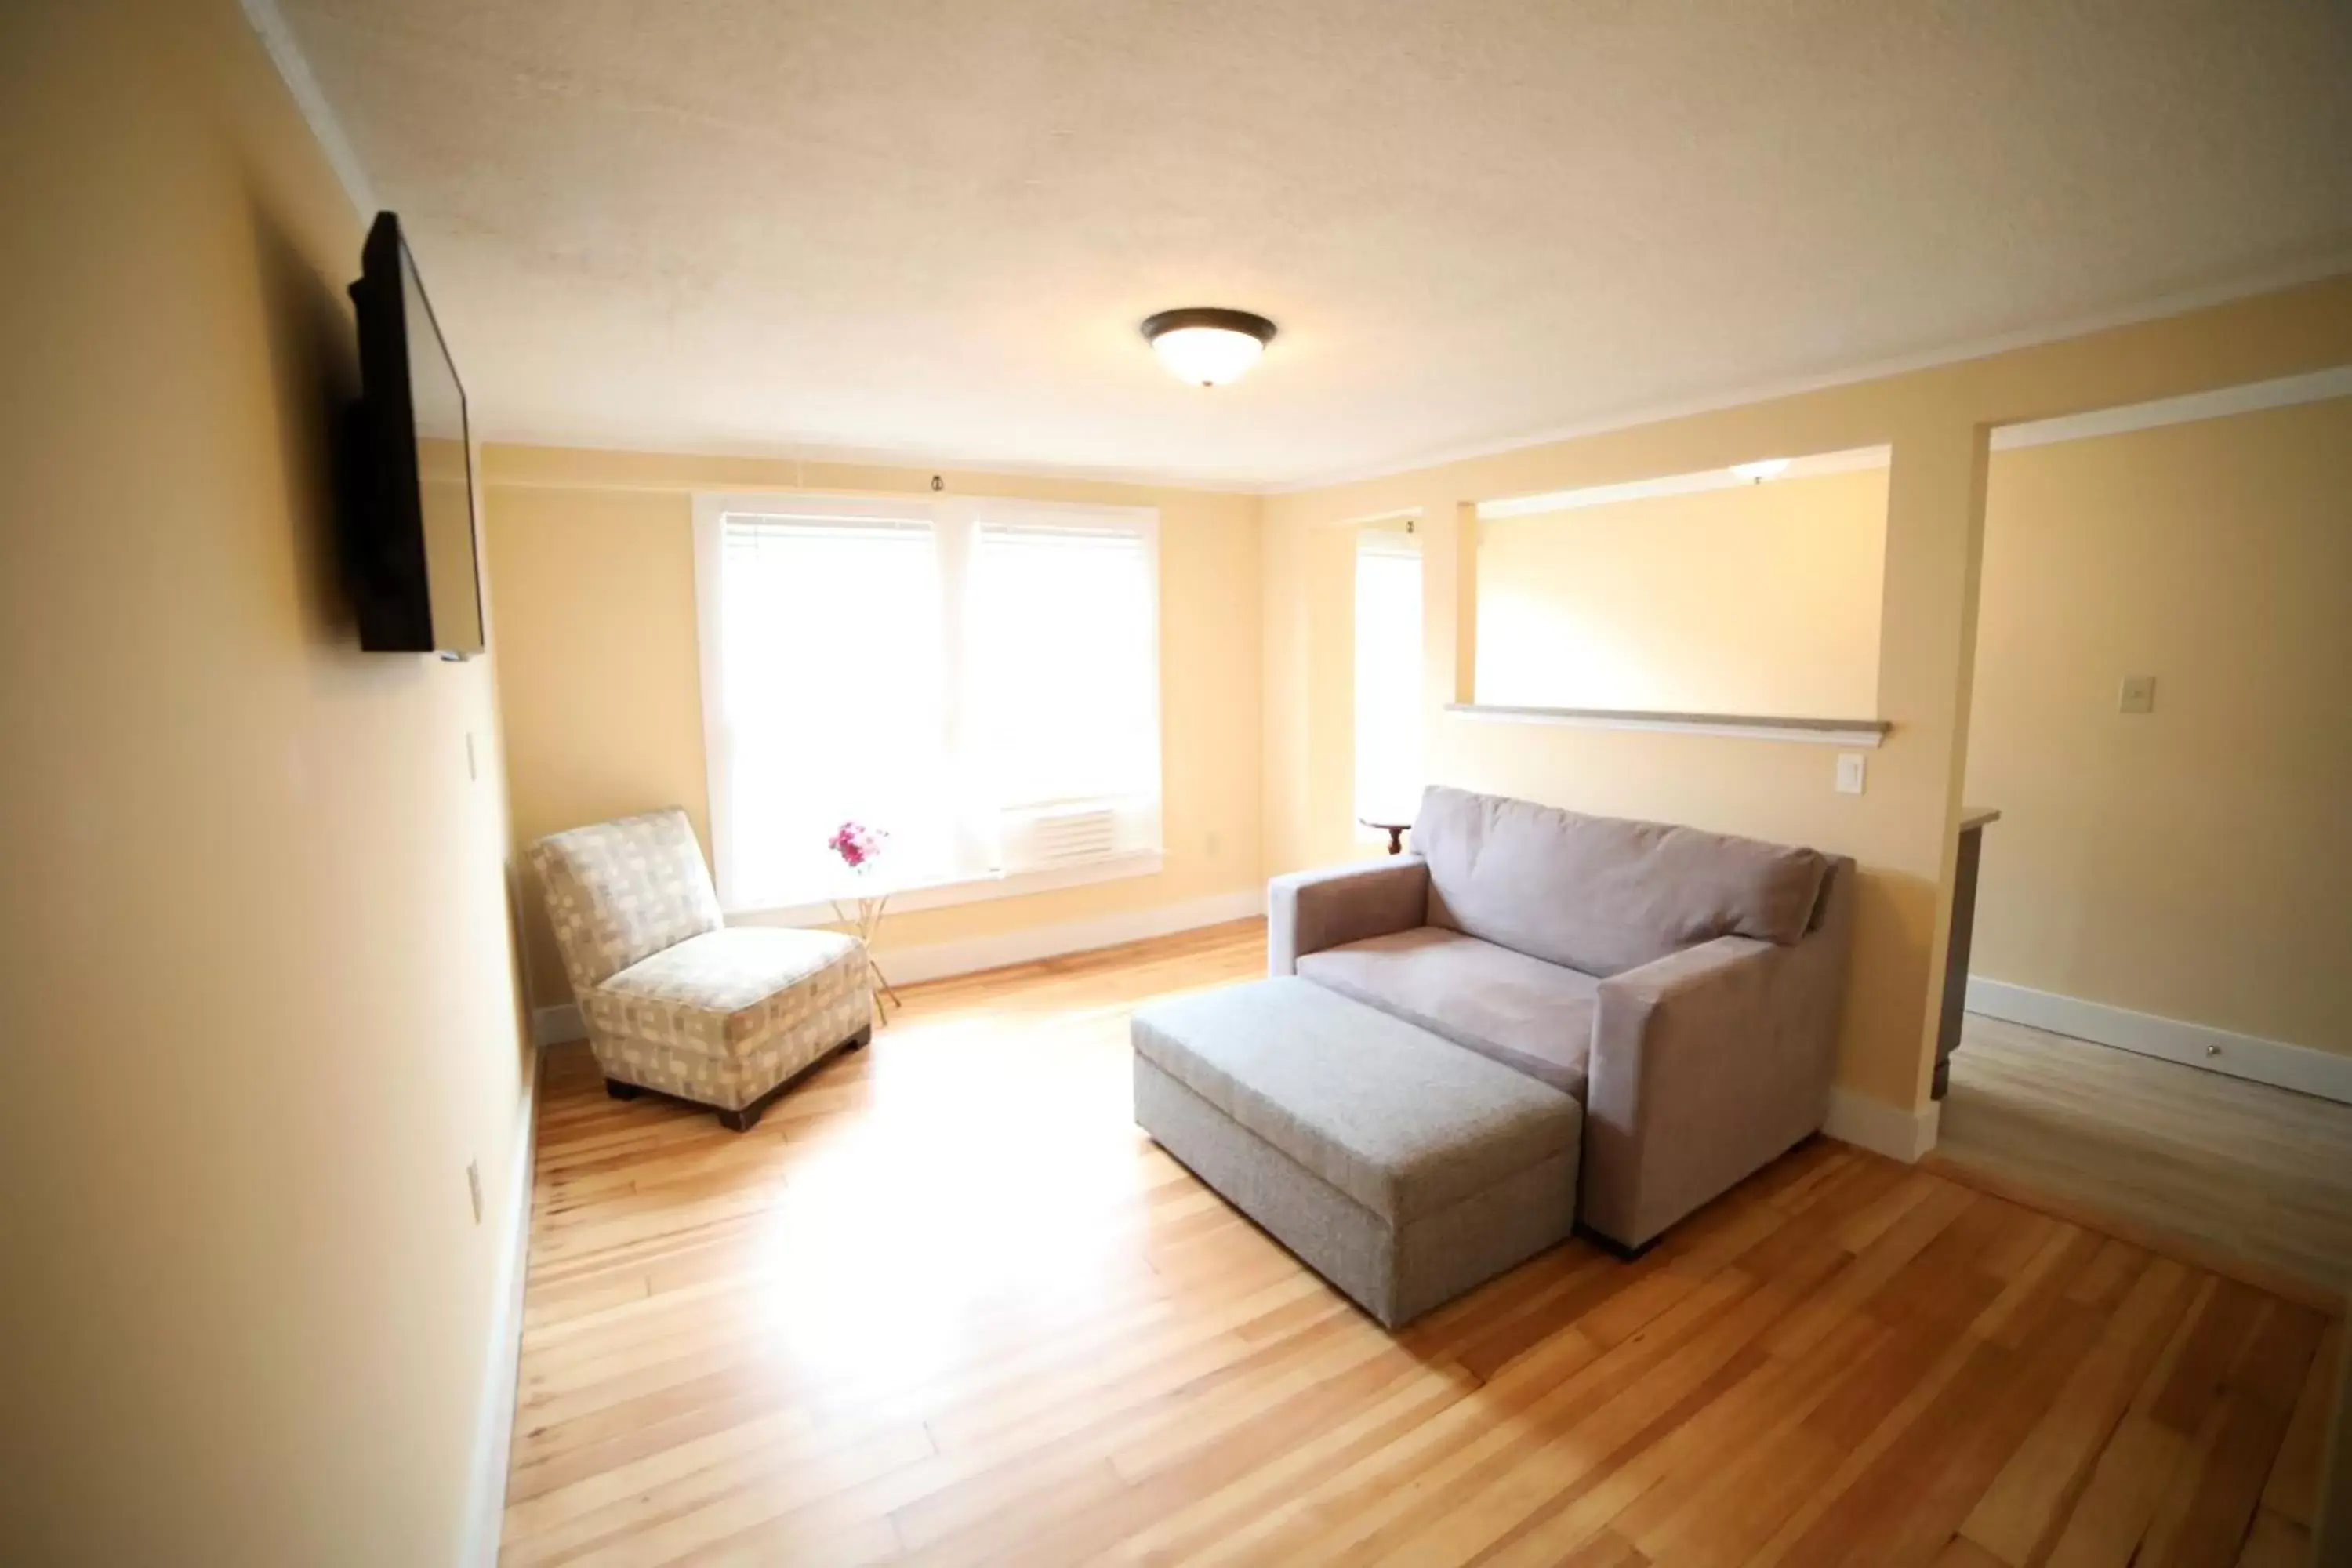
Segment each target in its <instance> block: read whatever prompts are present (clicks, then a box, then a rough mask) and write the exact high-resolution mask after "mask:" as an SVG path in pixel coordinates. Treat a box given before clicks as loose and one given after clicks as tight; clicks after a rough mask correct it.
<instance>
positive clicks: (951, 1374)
mask: <svg viewBox="0 0 2352 1568" xmlns="http://www.w3.org/2000/svg"><path fill="white" fill-rule="evenodd" d="M1262 943H1263V931H1262V928H1260V927H1259V926H1258V925H1257V924H1256V923H1255V922H1247V923H1244V924H1242V925H1238V926H1233V927H1225V928H1219V929H1218V930H1216V931H1209V932H1199V933H1191V934H1188V935H1186V936H1182V937H1178V938H1172V939H1169V940H1166V941H1162V942H1151V943H1148V944H1142V945H1140V946H1138V947H1135V948H1130V949H1127V950H1123V951H1120V952H1114V953H1110V954H1105V955H1090V956H1088V957H1087V958H1084V959H1077V960H1068V961H1062V962H1057V963H1045V964H1038V965H1033V966H1029V967H1026V968H1024V969H1020V970H1014V971H1007V972H1003V973H999V974H995V975H990V976H983V977H974V978H971V979H968V980H960V981H950V982H945V983H941V984H937V985H932V986H926V987H922V988H919V989H910V990H909V991H908V1005H907V1008H906V1010H905V1012H904V1013H903V1014H900V1015H897V1016H894V1018H893V1021H892V1024H891V1026H890V1027H889V1028H888V1029H887V1030H886V1031H883V1032H882V1033H880V1034H878V1035H877V1037H876V1039H875V1042H874V1044H873V1046H872V1047H871V1048H870V1049H869V1050H867V1051H866V1052H862V1053H859V1054H857V1055H855V1056H851V1057H848V1058H842V1059H840V1060H837V1061H835V1063H833V1064H832V1065H830V1066H828V1067H827V1068H824V1070H823V1071H822V1072H821V1073H819V1074H818V1075H817V1076H816V1077H814V1079H812V1080H811V1081H810V1082H809V1083H808V1084H807V1085H806V1086H805V1087H804V1088H803V1089H797V1090H795V1091H794V1092H793V1093H792V1094H790V1095H788V1096H786V1097H785V1098H784V1099H783V1100H782V1101H781V1102H779V1103H778V1104H777V1105H776V1106H775V1107H774V1108H773V1109H772V1110H770V1112H769V1113H768V1117H767V1120H766V1121H763V1122H762V1123H761V1125H760V1126H759V1128H758V1129H757V1130H755V1131H752V1132H751V1133H749V1134H745V1135H741V1136H738V1135H735V1134H730V1133H728V1132H725V1131H721V1130H720V1129H719V1127H718V1126H717V1125H716V1124H715V1123H714V1122H713V1121H712V1120H711V1119H710V1118H709V1116H708V1115H698V1114H694V1113H692V1112H690V1111H688V1110H684V1109H682V1108H679V1107H676V1106H671V1105H666V1104H663V1103H660V1102H657V1101H655V1100H650V1099H644V1100H636V1101H635V1102H631V1103H620V1102H616V1101H612V1100H606V1099H605V1098H604V1094H603V1093H602V1091H601V1089H600V1088H599V1084H598V1079H596V1076H595V1074H594V1070H593V1064H592V1063H591V1062H590V1061H589V1059H588V1057H587V1055H586V1052H585V1050H584V1049H582V1048H577V1047H572V1048H566V1049H564V1050H562V1051H561V1052H559V1053H557V1054H556V1055H555V1056H553V1057H552V1058H551V1061H550V1064H549V1068H548V1079H547V1084H546V1089H545V1092H544V1094H543V1096H542V1100H541V1107H542V1109H541V1131H540V1153H539V1168H538V1186H537V1192H536V1195H535V1205H536V1206H535V1212H534V1216H533V1232H532V1252H531V1272H530V1282H529V1295H528V1308H527V1323H526V1331H525V1337H524V1344H523V1357H522V1400H521V1405H520V1411H519V1413H518V1419H517V1428H516V1438H515V1451H514V1468H513V1474H512V1480H511V1489H510V1491H509V1499H508V1509H507V1517H506V1538H505V1549H504V1553H503V1560H504V1561H505V1562H506V1563H512V1564H518V1565H520V1564H533V1563H568V1562H594V1563H674V1562H675V1563H862V1562H879V1561H886V1560H887V1561H900V1560H904V1561H909V1562H916V1563H977V1562H989V1561H1001V1562H1006V1563H1067V1562H1081V1561H1107V1562H1188V1563H1189V1562H1201V1563H1210V1562H1215V1563H1281V1564H1291V1563H1322V1562H1346V1563H1400V1564H1438V1563H1470V1562H1478V1563H1497V1564H1522V1563H1526V1564H1554V1563H1573V1564H1579V1565H1582V1568H1604V1565H1608V1568H1629V1565H1640V1564H1646V1563H1678V1564H1679V1563H1699V1564H1712V1563H1784V1564H1790V1565H1792V1568H1831V1565H1834V1564H1841V1563H1848V1564H1869V1565H1872V1568H1892V1565H1896V1564H1903V1563H1926V1564H1935V1565H1937V1568H1970V1565H1984V1564H2010V1565H2011V1568H2026V1565H2032V1564H2042V1563H2048V1564H2053V1565H2055V1568H2087V1565H2095V1564H2110V1565H2115V1568H2121V1565H2123V1564H2125V1563H2132V1564H2134V1565H2135V1568H2158V1565H2159V1564H2183V1563H2215V1564H2231V1563H2244V1564H2267V1563H2294V1562H2300V1561H2302V1560H2303V1555H2304V1554H2305V1551H2306V1544H2305V1543H2306V1541H2307V1532H2308V1531H2309V1529H2310V1526H2311V1523H2312V1520H2313V1509H2314V1506H2315V1499H2314V1492H2315V1488H2316V1485H2317V1482H2316V1477H2317V1473H2318V1468H2319V1447H2320V1441H2321V1436H2320V1435H2321V1433H2322V1431H2323V1429H2324V1426H2325V1424H2326V1409H2325V1408H2324V1403H2323V1402H2324V1399H2325V1397H2326V1391H2329V1390H2332V1388H2333V1386H2334V1384H2333V1374H2332V1373H2331V1371H2330V1366H2331V1365H2332V1359H2331V1358H2333V1357H2334V1356H2336V1355H2337V1354H2339V1353H2341V1328H2340V1324H2338V1323H2336V1322H2335V1321H2330V1320H2329V1319H2327V1318H2326V1317H2325V1316H2323V1315H2322V1314H2320V1313H2317V1312H2314V1311H2312V1310H2307V1309H2305V1308H2304V1307H2301V1306H2298V1305H2295V1304H2294V1303H2291V1302H2287V1301H2284V1300H2278V1299H2275V1298H2273V1297H2270V1296H2267V1295H2265V1294H2263V1292H2261V1291H2259V1290H2256V1289H2251V1288H2249V1287H2247V1286H2245V1285H2243V1284H2241V1283H2238V1282H2236V1281H2233V1280H2228V1279H2217V1278H2215V1277H2213V1276H2211V1275H2209V1274H2206V1273H2203V1272H2201V1271H2200V1270H2198V1269H2196V1268H2189V1267H2187V1266H2185V1265H2183V1264H2181V1263H2179V1262H2176V1261H2173V1260H2171V1259H2169V1258H2161V1257H2157V1256H2152V1255H2151V1254H2149V1253H2148V1252H2147V1251H2144V1250H2142V1249H2141V1248H2139V1247H2135V1246H2132V1245H2130V1244H2128V1243H2126V1242H2123V1241H2119V1240H2116V1239H2113V1238H2111V1237H2105V1236H2103V1235H2101V1234H2099V1233H2098V1232H2096V1231H2094V1230H2088V1229H2084V1228H2082V1227H2079V1226H2074V1225H2070V1224H2067V1223H2064V1222H2063V1221H2061V1220H2057V1219H2053V1218H2050V1217H2048V1216H2045V1215H2041V1214H2038V1213H2035V1212H2033V1211H2032V1210H2030V1209H2026V1208H2022V1207H2019V1206H2016V1205H2011V1204H2009V1203H2005V1202H2002V1201H2000V1200H1999V1199H1997V1198H1994V1197H1990V1196H1987V1195H1985V1194H1980V1193H1978V1192H1975V1191H1972V1190H1970V1189H1969V1188H1968V1187H1965V1186H1962V1185H1959V1184H1956V1183H1953V1182H1951V1181H1949V1180H1947V1179H1945V1178H1942V1177H1939V1176H1937V1175H1935V1174H1933V1173H1927V1172H1922V1171H1916V1170H1910V1169H1906V1168H1904V1167H1902V1166H1899V1165H1896V1164H1894V1163H1890V1162H1888V1161H1885V1160H1882V1159H1879V1158H1877V1157H1876V1156H1874V1155H1870V1154H1866V1153H1864V1152H1860V1151H1857V1150H1853V1149H1850V1148H1847V1147H1844V1146H1843V1145H1840V1144H1836V1143H1831V1142H1816V1143H1812V1144H1809V1145H1807V1146H1805V1147H1803V1148H1801V1149H1800V1150H1798V1151H1797V1152H1794V1153H1792V1154H1791V1155H1790V1156H1789V1157H1788V1158H1786V1159H1784V1160H1782V1161H1781V1162H1780V1163H1779V1164H1777V1165H1775V1166H1774V1167H1772V1168H1771V1169H1770V1170H1769V1171H1767V1172H1766V1173H1763V1174H1761V1175H1760V1176H1759V1177H1758V1178H1756V1179H1755V1180H1753V1181H1751V1182H1749V1183H1748V1184H1746V1185H1745V1186H1744V1187H1742V1188H1741V1189H1740V1190H1738V1192H1736V1193H1734V1194H1729V1195H1728V1196H1727V1197H1726V1198H1725V1199H1723V1200H1722V1201H1720V1202H1718V1203H1717V1204H1715V1205H1712V1206H1711V1207H1709V1208H1708V1209H1707V1210H1706V1211H1704V1212H1703V1213H1702V1214H1701V1215H1697V1216H1695V1217H1694V1218H1693V1219H1692V1220H1690V1221H1687V1222H1685V1224H1684V1225H1682V1226H1678V1227H1677V1228H1676V1229H1675V1231H1674V1232H1672V1233H1671V1234H1670V1236H1669V1237H1668V1238H1667V1239H1666V1240H1665V1241H1664V1243H1663V1244H1662V1245H1660V1246H1659V1247H1657V1248H1656V1249H1655V1250H1654V1251H1653V1252H1651V1253H1650V1254H1648V1255H1647V1256H1646V1257H1644V1258H1642V1259H1640V1260H1639V1261H1637V1262H1634V1263H1630V1264H1628V1263H1622V1262H1620V1261H1617V1260H1615V1259H1613V1258H1609V1257H1606V1256H1604V1255H1602V1254H1601V1253H1599V1252H1597V1251H1594V1250H1592V1249H1590V1248H1588V1247H1585V1246H1583V1245H1582V1244H1580V1243H1570V1244H1569V1245H1566V1246H1564V1247H1559V1248H1557V1249H1555V1250H1554V1251H1552V1252H1550V1253H1548V1254H1546V1255H1545V1256H1543V1257H1542V1258H1538V1259H1537V1260H1535V1261H1534V1262H1532V1263H1529V1264H1528V1265H1527V1266H1525V1267H1523V1268H1519V1269H1518V1270H1517V1271H1516V1272H1514V1273H1512V1274H1510V1275H1508V1276H1507V1277H1506V1278H1504V1279H1501V1280H1498V1281H1496V1282H1495V1283H1494V1284H1492V1285H1489V1286H1488V1287H1486V1289H1483V1290H1480V1291H1478V1292H1476V1293H1475V1294H1474V1295H1472V1296H1470V1297H1468V1298H1465V1299H1464V1300H1461V1301H1458V1302H1455V1303H1454V1304H1453V1305H1451V1306H1449V1307H1447V1308H1445V1309H1444V1310H1441V1311H1439V1312H1438V1313H1436V1314H1434V1315H1433V1316H1432V1317H1430V1318H1428V1319H1425V1320H1423V1321H1422V1322H1420V1323H1417V1324H1415V1325H1413V1326H1412V1328H1410V1329H1408V1330H1406V1331H1404V1332H1402V1333H1401V1334H1398V1335H1395V1336H1393V1337H1392V1336H1391V1335H1390V1334H1388V1333H1386V1332H1384V1331H1381V1329H1380V1328H1379V1327H1378V1326H1377V1325H1376V1324H1374V1323H1373V1322H1372V1321H1370V1319H1368V1318H1366V1317H1364V1316H1363V1315H1362V1314H1361V1313H1360V1312H1358V1311H1357V1310H1355V1309H1354V1308H1352V1307H1351V1306H1349V1304H1348V1303H1347V1302H1345V1301H1344V1300H1341V1299H1340V1298H1339V1296H1337V1295H1336V1294H1334V1293H1333V1292H1332V1291H1331V1290H1329V1289H1328V1288H1326V1287H1325V1286H1324V1285H1323V1284H1322V1283H1321V1282H1320V1281H1319V1280H1318V1279H1316V1278H1315V1277H1314V1276H1313V1275H1311V1274H1309V1273H1308V1272H1307V1271H1306V1270H1305V1269H1304V1268H1302V1267H1300V1266H1299V1265H1298V1264H1297V1263H1296V1262H1295V1261H1293V1260H1292V1259H1291V1258H1290V1257H1289V1256H1288V1255H1287V1254H1286V1253H1285V1252H1283V1251H1282V1250H1281V1248H1280V1247H1277V1246H1276V1245H1275V1244H1274V1243H1273V1242H1272V1241H1270V1240H1268V1239H1267V1238H1266V1237H1265V1236H1264V1235H1262V1234H1261V1233H1259V1232H1258V1231H1257V1230H1255V1228H1254V1227H1252V1226H1250V1225H1249V1224H1248V1223H1247V1222H1246V1221H1244V1220H1243V1219H1242V1218H1240V1217H1239V1216H1238V1215H1236V1214H1234V1211H1233V1210H1231V1209H1229V1208H1227V1207H1226V1206H1225V1205H1223V1203H1222V1202H1220V1201H1219V1200H1218V1199H1217V1198H1216V1197H1215V1195H1214V1194H1211V1193H1209V1192H1208V1191H1207V1190H1206V1189H1204V1188H1203V1187H1202V1186H1201V1185H1200V1184H1199V1183H1197V1182H1195V1181H1194V1180H1193V1179H1192V1177H1191V1176H1190V1175H1189V1174H1188V1173H1186V1172H1184V1171H1183V1170H1182V1169H1181V1167H1179V1166H1178V1165H1176V1164H1175V1163H1173V1162H1172V1161H1171V1160H1170V1159H1169V1158H1168V1157H1167V1156H1166V1155H1165V1154H1163V1153H1161V1152H1160V1151H1159V1150H1158V1149H1157V1148H1156V1147H1154V1146H1153V1145H1151V1144H1150V1142H1147V1141H1146V1140H1145V1139H1144V1138H1143V1137H1142V1136H1141V1134H1140V1133H1139V1132H1138V1131H1137V1130H1136V1129H1135V1127H1134V1126H1133V1125H1132V1123H1131V1121H1129V1114H1128V1078H1127V1075H1128V1055H1127V1046H1126V1015H1127V1013H1128V1011H1129V1008H1130V1007H1131V1006H1132V1005H1133V1004H1134V1003H1135V1002H1136V1001H1138V1000H1139V999H1140V998H1143V997H1146V996H1150V995H1154V994H1161V993H1165V992H1169V991H1174V990H1180V989H1186V988H1191V987H1196V986H1202V985H1212V984H1225V983H1229V982H1232V981H1235V980H1240V979H1244V978H1247V977H1249V976H1252V975H1255V973H1258V972H1259V970H1260V965H1261V958H1260V953H1261V952H1262ZM2266 1554H2267V1555H2266Z"/></svg>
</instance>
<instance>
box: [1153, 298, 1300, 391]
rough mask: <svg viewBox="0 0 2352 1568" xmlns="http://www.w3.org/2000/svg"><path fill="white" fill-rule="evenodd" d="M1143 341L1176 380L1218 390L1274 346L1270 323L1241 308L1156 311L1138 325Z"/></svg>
mask: <svg viewBox="0 0 2352 1568" xmlns="http://www.w3.org/2000/svg"><path fill="white" fill-rule="evenodd" d="M1143 337H1144V341H1145V342H1149V343H1150V345H1151V347H1152V350H1153V351H1154V352H1155V353H1158V354H1159V355H1160V363H1162V364H1164V365H1166V366H1167V367H1168V368H1169V369H1170V370H1171V371H1174V372H1175V373H1176V374H1177V375H1178V377H1179V378H1181V379H1182V380H1185V381H1189V382H1193V383H1195V384H1199V385H1202V386H1223V385H1224V384H1225V383H1227V382H1229V381H1238V380H1240V379H1241V377H1242V374H1243V373H1244V372H1245V371H1247V370H1248V369H1249V367H1250V366H1252V365H1254V364H1255V363H1257V356H1258V355H1259V354H1261V353H1265V345H1266V344H1268V343H1270V342H1274V323H1273V322H1272V321H1267V320H1266V319H1265V317H1264V316H1254V315H1252V314H1250V313H1249V312H1248V311H1247V310H1220V309H1219V308H1217V307H1216V306H1213V305H1193V306H1189V307H1187V308H1186V309H1184V310H1162V311H1160V313H1159V314H1158V315H1156V316H1154V317H1152V318H1151V319H1150V320H1149V321H1145V322H1144V323H1143Z"/></svg>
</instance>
